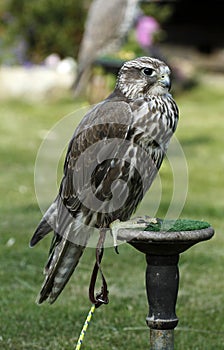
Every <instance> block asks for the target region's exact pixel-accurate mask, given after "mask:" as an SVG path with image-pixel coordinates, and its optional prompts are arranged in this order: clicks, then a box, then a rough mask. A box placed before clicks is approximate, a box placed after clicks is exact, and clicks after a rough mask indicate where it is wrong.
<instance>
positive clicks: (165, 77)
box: [159, 74, 171, 91]
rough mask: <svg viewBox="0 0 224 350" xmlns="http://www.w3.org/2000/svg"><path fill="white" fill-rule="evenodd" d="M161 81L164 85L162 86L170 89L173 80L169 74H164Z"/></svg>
mask: <svg viewBox="0 0 224 350" xmlns="http://www.w3.org/2000/svg"><path fill="white" fill-rule="evenodd" d="M159 83H160V84H161V85H162V87H164V88H165V89H167V90H168V91H169V90H170V88H171V81H170V77H169V75H168V74H162V75H161V77H160V79H159Z"/></svg>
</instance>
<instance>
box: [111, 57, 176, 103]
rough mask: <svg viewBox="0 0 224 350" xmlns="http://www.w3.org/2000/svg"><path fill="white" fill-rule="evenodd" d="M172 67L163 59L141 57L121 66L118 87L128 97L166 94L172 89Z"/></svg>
mask: <svg viewBox="0 0 224 350" xmlns="http://www.w3.org/2000/svg"><path fill="white" fill-rule="evenodd" d="M170 86H171V84H170V69H169V67H168V66H167V65H166V64H165V63H164V62H162V61H160V60H158V59H156V58H151V57H139V58H136V59H134V60H132V61H127V62H125V63H124V65H123V66H122V67H121V69H120V71H119V74H118V78H117V83H116V88H117V89H119V90H120V91H121V92H122V93H123V94H124V95H125V97H127V98H128V99H135V98H138V97H146V96H149V95H164V94H167V93H168V91H169V89H170Z"/></svg>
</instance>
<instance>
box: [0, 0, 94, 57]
mask: <svg viewBox="0 0 224 350" xmlns="http://www.w3.org/2000/svg"><path fill="white" fill-rule="evenodd" d="M89 3H90V0H84V1H83V0H65V1H64V0H58V1H55V0H47V1H46V0H38V1H36V0H29V1H27V0H20V1H17V0H8V1H7V0H3V3H2V4H1V7H0V21H1V22H0V32H1V33H2V37H4V40H3V41H2V45H4V47H5V48H6V47H9V46H10V45H12V46H13V45H16V44H17V46H18V45H19V43H21V42H23V45H25V46H26V58H27V60H29V61H32V62H35V63H39V62H41V61H42V60H43V59H44V58H45V57H46V56H47V55H49V54H50V53H52V52H56V53H58V54H59V55H60V56H61V57H62V58H63V57H65V56H72V57H76V55H77V52H78V47H79V43H80V41H81V38H82V33H83V27H84V22H85V17H86V13H87V9H88V6H89Z"/></svg>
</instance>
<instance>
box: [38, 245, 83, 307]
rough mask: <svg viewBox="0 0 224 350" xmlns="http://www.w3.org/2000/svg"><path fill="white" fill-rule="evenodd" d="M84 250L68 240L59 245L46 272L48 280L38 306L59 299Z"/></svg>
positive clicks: (46, 279)
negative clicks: (46, 301)
mask: <svg viewBox="0 0 224 350" xmlns="http://www.w3.org/2000/svg"><path fill="white" fill-rule="evenodd" d="M84 248H85V247H84V246H81V245H77V244H74V243H72V242H69V241H67V240H62V241H61V242H60V243H59V244H58V246H57V247H56V248H55V251H54V252H53V253H52V256H51V257H50V258H49V259H51V261H50V266H49V269H47V270H46V278H45V281H44V284H43V286H42V289H41V291H40V293H39V296H38V299H37V303H38V304H41V303H42V302H43V301H45V300H48V302H49V303H50V304H52V303H53V302H54V301H55V300H56V299H57V297H58V296H59V294H60V293H61V292H62V290H63V289H64V287H65V285H66V284H67V282H68V281H69V279H70V277H71V275H72V273H73V272H74V270H75V268H76V266H77V265H78V262H79V260H80V258H81V256H82V254H83V251H84ZM47 265H49V263H48V264H47Z"/></svg>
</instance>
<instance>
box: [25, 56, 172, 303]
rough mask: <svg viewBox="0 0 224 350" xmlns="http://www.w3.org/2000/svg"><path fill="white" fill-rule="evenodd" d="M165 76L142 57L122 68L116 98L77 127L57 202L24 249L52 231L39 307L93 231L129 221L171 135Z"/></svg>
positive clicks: (162, 67)
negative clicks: (114, 223)
mask: <svg viewBox="0 0 224 350" xmlns="http://www.w3.org/2000/svg"><path fill="white" fill-rule="evenodd" d="M170 86H171V84H170V69H169V67H168V66H167V65H166V64H165V63H164V62H162V61H160V60H158V59H155V58H150V57H140V58H136V59H134V60H131V61H127V62H125V63H124V65H123V66H122V67H121V69H120V71H119V73H118V77H117V82H116V86H115V89H114V91H113V92H112V93H111V95H110V96H109V97H107V98H106V99H105V100H104V101H102V102H100V103H99V104H97V105H95V106H94V107H93V108H92V109H91V110H90V111H88V112H87V114H86V115H85V116H84V118H83V120H82V121H81V122H80V124H79V125H78V127H77V129H76V130H75V132H74V135H73V137H72V139H71V141H70V144H69V146H68V151H67V155H66V158H65V164H64V175H63V178H62V181H61V185H60V188H59V193H58V195H57V197H56V199H55V201H54V202H53V203H52V204H51V206H50V207H49V209H48V210H47V212H46V213H45V214H44V216H43V218H42V220H41V222H40V224H39V226H38V227H37V229H36V231H35V233H34V235H33V237H32V239H31V242H30V246H31V247H33V246H34V245H35V244H36V243H37V242H38V241H40V240H41V239H42V238H43V237H44V236H45V235H46V234H48V233H49V232H50V231H53V232H54V236H53V239H52V243H51V247H50V252H49V258H48V261H47V264H46V267H45V280H44V283H43V286H42V289H41V291H40V294H39V297H38V300H37V302H38V303H42V302H43V301H45V300H48V301H49V302H50V303H53V302H54V301H55V300H56V299H57V297H58V296H59V294H60V293H61V292H62V290H63V288H64V287H65V285H66V283H67V282H68V280H69V279H70V277H71V275H72V273H73V271H74V270H75V268H76V266H77V264H78V262H79V260H80V258H81V256H82V254H83V251H84V249H85V247H86V245H87V243H88V240H89V238H90V236H91V232H92V230H93V228H95V229H99V231H100V230H107V229H108V230H109V228H110V227H111V225H113V222H115V221H116V220H120V221H121V222H123V221H127V220H129V219H130V217H131V215H132V214H133V213H134V211H135V210H136V208H137V206H138V204H139V203H140V202H141V200H142V198H143V196H144V194H145V193H146V191H147V190H148V189H149V187H150V185H151V184H152V182H153V180H154V178H155V176H156V174H157V172H158V170H159V168H160V166H161V164H162V161H163V158H164V156H165V154H166V151H167V148H168V144H169V141H170V139H171V137H172V135H173V133H174V132H175V130H176V127H177V122H178V108H177V106H176V103H175V101H174V100H173V98H172V96H171V94H170V93H169V90H170Z"/></svg>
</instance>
